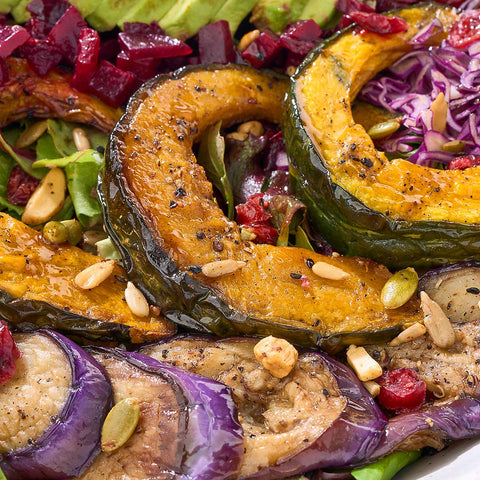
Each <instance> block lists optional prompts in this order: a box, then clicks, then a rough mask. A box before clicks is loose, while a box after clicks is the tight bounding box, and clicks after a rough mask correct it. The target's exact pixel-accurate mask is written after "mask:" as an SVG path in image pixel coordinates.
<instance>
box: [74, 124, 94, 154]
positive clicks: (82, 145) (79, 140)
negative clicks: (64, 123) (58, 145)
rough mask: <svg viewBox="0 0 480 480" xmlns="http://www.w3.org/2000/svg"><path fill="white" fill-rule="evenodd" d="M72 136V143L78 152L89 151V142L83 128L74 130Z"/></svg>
mask: <svg viewBox="0 0 480 480" xmlns="http://www.w3.org/2000/svg"><path fill="white" fill-rule="evenodd" d="M72 136H73V143H75V147H76V149H77V150H78V151H79V152H82V151H83V150H90V148H91V146H90V140H89V139H88V137H87V134H86V133H85V130H84V129H83V128H74V129H73V131H72Z"/></svg>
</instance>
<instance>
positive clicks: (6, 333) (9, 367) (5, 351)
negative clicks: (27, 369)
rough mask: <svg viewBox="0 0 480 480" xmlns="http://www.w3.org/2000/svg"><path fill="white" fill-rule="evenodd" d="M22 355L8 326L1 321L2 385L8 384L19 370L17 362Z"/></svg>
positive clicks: (0, 379) (0, 364)
mask: <svg viewBox="0 0 480 480" xmlns="http://www.w3.org/2000/svg"><path fill="white" fill-rule="evenodd" d="M20 356H21V353H20V351H19V350H18V348H17V345H16V344H15V340H14V339H13V337H12V334H11V333H10V330H9V329H8V327H7V325H6V324H5V323H4V322H2V321H0V385H4V384H5V383H7V382H8V381H9V380H10V379H11V378H12V377H13V375H14V373H15V370H16V368H17V366H16V364H15V360H17V359H18V358H20Z"/></svg>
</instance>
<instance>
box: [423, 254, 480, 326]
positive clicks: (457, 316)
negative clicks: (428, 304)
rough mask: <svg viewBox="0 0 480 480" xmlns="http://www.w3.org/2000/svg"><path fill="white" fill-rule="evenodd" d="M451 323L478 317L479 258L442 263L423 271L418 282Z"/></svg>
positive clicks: (479, 297)
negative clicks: (447, 263) (477, 259)
mask: <svg viewBox="0 0 480 480" xmlns="http://www.w3.org/2000/svg"><path fill="white" fill-rule="evenodd" d="M418 288H419V290H425V291H426V292H427V293H428V295H429V296H430V297H431V298H432V299H433V300H435V301H436V302H437V303H438V304H439V305H440V306H441V307H442V309H443V310H444V311H445V313H446V315H447V316H448V317H449V318H450V320H451V321H452V322H455V323H457V322H470V321H474V320H480V309H479V308H478V301H479V300H480V261H469V262H458V263H451V264H449V265H443V266H441V267H438V268H434V269H433V270H429V271H428V272H426V273H424V274H423V275H422V276H421V277H420V280H419V283H418Z"/></svg>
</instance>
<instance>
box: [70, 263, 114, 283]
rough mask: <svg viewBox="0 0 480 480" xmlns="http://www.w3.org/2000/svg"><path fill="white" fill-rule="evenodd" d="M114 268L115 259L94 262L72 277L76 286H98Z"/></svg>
mask: <svg viewBox="0 0 480 480" xmlns="http://www.w3.org/2000/svg"><path fill="white" fill-rule="evenodd" d="M114 269H115V260H107V261H104V262H98V263H94V264H93V265H90V266H89V267H87V268H85V270H82V271H81V272H80V273H79V274H78V275H77V276H76V277H75V279H74V282H75V284H76V285H77V287H79V288H81V289H83V290H89V289H90V288H95V287H98V286H99V285H100V284H101V283H102V282H103V281H105V280H106V279H107V278H108V277H109V276H110V275H111V274H112V273H113V270H114Z"/></svg>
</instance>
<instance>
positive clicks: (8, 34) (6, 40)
mask: <svg viewBox="0 0 480 480" xmlns="http://www.w3.org/2000/svg"><path fill="white" fill-rule="evenodd" d="M29 38H30V34H29V33H28V32H27V30H25V28H23V27H21V26H20V25H0V57H1V58H7V57H9V56H10V55H11V54H12V53H13V51H14V50H16V49H17V48H18V47H21V46H22V45H23V44H24V43H25V42H27V41H28V39H29Z"/></svg>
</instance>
